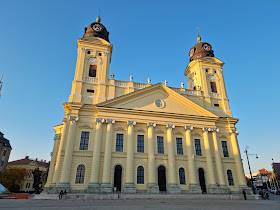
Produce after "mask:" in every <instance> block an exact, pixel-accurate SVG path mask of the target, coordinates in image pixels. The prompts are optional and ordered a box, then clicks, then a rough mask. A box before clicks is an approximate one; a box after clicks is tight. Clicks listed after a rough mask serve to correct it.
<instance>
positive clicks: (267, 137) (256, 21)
mask: <svg viewBox="0 0 280 210" xmlns="http://www.w3.org/2000/svg"><path fill="white" fill-rule="evenodd" d="M99 8H100V9H101V19H102V21H101V22H102V23H103V24H104V25H105V26H106V28H107V30H108V31H109V32H110V42H111V44H113V45H114V49H113V55H112V62H111V66H110V74H111V73H114V74H115V75H116V76H115V78H116V79H118V80H129V76H130V75H133V77H134V81H137V82H143V83H146V81H147V78H148V77H150V78H151V80H152V83H153V84H155V83H158V82H162V83H163V82H164V80H165V79H166V80H167V81H168V85H169V86H173V87H180V83H181V82H184V83H185V84H186V83H187V82H186V78H185V76H184V70H185V68H186V66H187V65H188V63H189V57H188V52H189V49H190V48H191V47H192V46H193V45H194V44H195V43H196V36H197V31H196V28H197V27H199V28H200V35H201V37H202V41H206V42H209V43H210V44H211V45H212V47H213V50H214V53H215V57H217V58H219V59H220V60H222V61H223V62H225V65H224V77H225V82H226V87H227V92H228V97H229V99H230V107H231V110H232V112H233V115H234V117H236V118H239V119H240V121H239V123H238V124H237V129H238V130H239V132H240V135H239V136H238V137H239V145H240V150H241V152H242V158H243V159H244V158H245V156H244V153H243V151H244V148H245V146H246V145H248V146H249V147H250V149H249V153H251V154H254V153H257V154H258V155H259V158H258V159H255V158H254V157H253V156H252V157H250V161H251V164H252V171H253V172H256V171H257V170H258V169H261V168H263V167H264V168H266V169H271V159H272V158H274V161H275V162H280V152H279V148H280V139H279V128H280V123H279V117H280V116H279V103H280V99H279V92H280V84H279V77H280V71H279V70H280V69H279V64H278V63H279V62H278V60H279V54H280V53H279V52H280V51H279V46H278V45H279V44H278V43H277V40H278V37H279V33H280V27H279V22H280V15H279V14H280V13H279V9H280V2H279V1H276V0H275V1H217V0H212V1H203V0H201V1H176V0H174V1H145V0H144V1H100V0H99V1H93V0H91V1H88V0H84V1H62V0H60V1H52V0H49V1H43V0H37V1H35V0H34V1H29V0H25V1H20V0H18V1H15V0H9V1H3V0H2V1H0V27H1V31H0V40H1V47H0V75H2V74H4V77H3V82H4V84H3V89H2V97H1V99H0V131H1V132H3V133H4V134H5V137H6V138H8V139H10V140H11V144H12V147H13V150H12V153H11V156H10V160H15V159H20V158H23V157H24V156H25V155H26V154H28V155H29V156H30V157H31V158H36V157H37V158H39V159H46V160H50V152H51V151H52V147H53V137H54V130H53V126H54V125H57V124H60V123H61V120H62V117H63V116H64V110H63V107H62V104H63V103H64V102H67V100H68V97H69V95H70V91H71V83H72V81H73V78H74V72H75V64H76V56H77V42H76V40H77V39H78V38H81V37H82V36H83V32H84V27H86V26H88V25H89V24H90V23H92V22H94V21H95V18H96V16H97V15H98V9H99ZM244 166H245V172H246V173H248V169H247V168H248V167H247V162H246V161H245V159H244Z"/></svg>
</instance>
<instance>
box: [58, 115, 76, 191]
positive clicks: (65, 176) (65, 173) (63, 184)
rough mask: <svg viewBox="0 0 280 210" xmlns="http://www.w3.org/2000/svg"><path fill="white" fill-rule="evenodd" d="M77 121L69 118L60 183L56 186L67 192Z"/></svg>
mask: <svg viewBox="0 0 280 210" xmlns="http://www.w3.org/2000/svg"><path fill="white" fill-rule="evenodd" d="M78 120H79V118H78V117H72V116H70V126H69V132H68V133H69V134H68V139H67V142H66V147H65V154H64V160H63V166H62V173H61V178H60V183H59V185H58V188H59V190H60V189H64V190H66V191H67V192H69V191H70V183H69V178H70V170H71V165H72V156H73V147H74V142H75V136H76V124H77V123H76V122H77V121H78Z"/></svg>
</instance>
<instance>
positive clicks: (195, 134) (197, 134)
mask: <svg viewBox="0 0 280 210" xmlns="http://www.w3.org/2000/svg"><path fill="white" fill-rule="evenodd" d="M192 136H199V137H201V134H199V133H193V134H192Z"/></svg>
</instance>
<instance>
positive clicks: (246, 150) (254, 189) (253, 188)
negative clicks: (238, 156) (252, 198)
mask: <svg viewBox="0 0 280 210" xmlns="http://www.w3.org/2000/svg"><path fill="white" fill-rule="evenodd" d="M248 149H249V146H246V147H245V151H244V152H245V153H246V156H247V161H248V166H249V172H250V176H251V182H252V190H253V193H254V194H256V188H255V185H254V181H253V176H252V171H251V166H250V162H249V157H248V155H256V158H259V157H258V155H257V154H248Z"/></svg>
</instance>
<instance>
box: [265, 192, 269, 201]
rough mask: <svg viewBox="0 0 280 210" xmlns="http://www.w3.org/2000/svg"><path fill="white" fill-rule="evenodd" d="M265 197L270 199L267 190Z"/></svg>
mask: <svg viewBox="0 0 280 210" xmlns="http://www.w3.org/2000/svg"><path fill="white" fill-rule="evenodd" d="M265 198H266V199H267V200H269V195H268V192H265Z"/></svg>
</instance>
